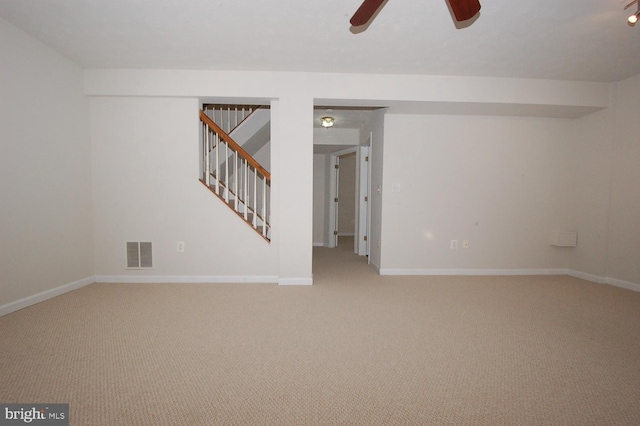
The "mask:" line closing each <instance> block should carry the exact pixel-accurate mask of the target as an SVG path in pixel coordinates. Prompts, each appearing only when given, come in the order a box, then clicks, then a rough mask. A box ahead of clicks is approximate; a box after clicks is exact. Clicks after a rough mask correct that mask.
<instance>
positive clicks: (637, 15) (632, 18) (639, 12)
mask: <svg viewBox="0 0 640 426" xmlns="http://www.w3.org/2000/svg"><path fill="white" fill-rule="evenodd" d="M634 3H635V4H637V5H638V10H637V12H636V13H634V14H633V15H631V16H629V19H627V20H628V21H629V24H630V25H631V26H633V25H635V24H636V22H638V18H640V1H638V0H633V1H632V2H631V3H629V4H628V5H626V6H625V7H624V10H627V9H629V8H630V7H631V6H632V5H633V4H634Z"/></svg>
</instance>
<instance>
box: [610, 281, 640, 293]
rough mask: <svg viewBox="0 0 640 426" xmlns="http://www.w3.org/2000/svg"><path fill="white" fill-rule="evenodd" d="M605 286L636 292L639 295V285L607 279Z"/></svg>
mask: <svg viewBox="0 0 640 426" xmlns="http://www.w3.org/2000/svg"><path fill="white" fill-rule="evenodd" d="M605 284H609V285H612V286H615V287H621V288H626V289H627V290H631V291H637V292H638V293H640V284H636V283H632V282H629V281H622V280H617V279H615V278H607V281H606V282H605Z"/></svg>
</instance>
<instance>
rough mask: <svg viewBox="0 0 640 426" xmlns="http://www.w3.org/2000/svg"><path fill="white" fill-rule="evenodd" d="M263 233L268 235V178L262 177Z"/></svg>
mask: <svg viewBox="0 0 640 426" xmlns="http://www.w3.org/2000/svg"><path fill="white" fill-rule="evenodd" d="M262 235H264V236H265V237H266V236H267V178H266V177H264V176H263V177H262Z"/></svg>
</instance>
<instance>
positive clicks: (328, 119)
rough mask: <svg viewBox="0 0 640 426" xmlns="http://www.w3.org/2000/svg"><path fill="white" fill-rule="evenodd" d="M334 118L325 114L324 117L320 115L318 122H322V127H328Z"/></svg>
mask: <svg viewBox="0 0 640 426" xmlns="http://www.w3.org/2000/svg"><path fill="white" fill-rule="evenodd" d="M335 121H336V120H335V118H333V117H330V116H326V117H322V118H321V119H320V122H321V123H322V127H324V128H327V129H328V128H329V127H333V124H334V122H335Z"/></svg>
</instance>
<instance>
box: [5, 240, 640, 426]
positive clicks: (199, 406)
mask: <svg viewBox="0 0 640 426" xmlns="http://www.w3.org/2000/svg"><path fill="white" fill-rule="evenodd" d="M345 246H346V247H345ZM349 249H350V247H349V246H348V245H344V246H341V247H340V248H339V249H336V250H331V249H326V248H316V249H314V283H315V285H314V286H312V287H278V286H275V285H268V284H246V285H245V284H229V285H226V284H222V285H221V284H213V285H194V284H188V285H187V284H183V285H181V284H135V285H132V284H93V285H90V286H88V287H85V288H82V289H80V290H77V291H74V292H71V293H68V294H65V295H63V296H60V297H56V298H54V299H51V300H49V301H47V302H43V303H40V304H38V305H35V306H32V307H30V308H27V309H23V310H21V311H18V312H15V313H12V314H10V315H6V316H4V317H2V318H0V339H1V340H0V342H1V345H2V347H1V357H0V376H1V377H0V402H3V403H11V402H47V403H54V402H64V403H70V417H71V424H74V425H217V424H225V425H227V424H264V425H313V424H322V425H332V424H353V425H393V424H407V425H638V424H640V293H635V292H632V291H628V290H624V289H619V288H616V287H611V286H606V285H599V284H594V283H590V282H587V281H582V280H579V279H575V278H570V277H556V276H544V277H541V276H528V277H382V276H379V275H377V274H376V273H375V272H373V271H372V270H371V269H369V268H368V267H367V266H366V261H365V259H364V258H360V257H357V256H355V255H353V254H351V253H349Z"/></svg>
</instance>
